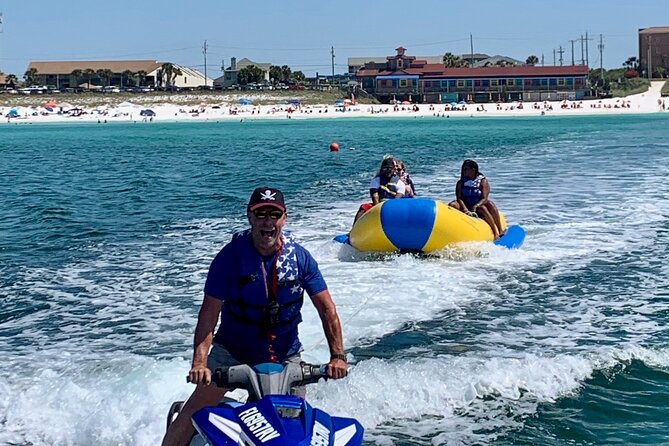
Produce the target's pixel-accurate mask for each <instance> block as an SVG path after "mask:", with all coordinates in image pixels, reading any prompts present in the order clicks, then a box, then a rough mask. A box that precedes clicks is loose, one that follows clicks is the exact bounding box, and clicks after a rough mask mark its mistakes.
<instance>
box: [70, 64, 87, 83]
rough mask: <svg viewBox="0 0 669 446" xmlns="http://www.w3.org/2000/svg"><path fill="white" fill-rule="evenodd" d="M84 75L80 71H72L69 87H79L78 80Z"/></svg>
mask: <svg viewBox="0 0 669 446" xmlns="http://www.w3.org/2000/svg"><path fill="white" fill-rule="evenodd" d="M83 74H84V72H83V71H81V70H80V69H78V68H77V69H76V70H72V72H71V73H70V87H76V86H77V85H79V79H80V78H81V76H82V75H83Z"/></svg>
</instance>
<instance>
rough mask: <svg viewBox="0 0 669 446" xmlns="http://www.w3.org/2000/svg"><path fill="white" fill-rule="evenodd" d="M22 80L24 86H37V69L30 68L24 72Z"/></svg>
mask: <svg viewBox="0 0 669 446" xmlns="http://www.w3.org/2000/svg"><path fill="white" fill-rule="evenodd" d="M23 79H25V81H26V84H28V86H29V87H32V86H33V85H35V84H37V81H38V80H39V77H38V75H37V69H36V68H31V69H29V70H28V71H26V72H25V73H24V74H23Z"/></svg>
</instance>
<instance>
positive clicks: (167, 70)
mask: <svg viewBox="0 0 669 446" xmlns="http://www.w3.org/2000/svg"><path fill="white" fill-rule="evenodd" d="M173 71H174V64H172V63H169V62H165V63H164V64H162V65H161V66H160V71H159V76H158V77H159V78H160V84H161V85H162V83H163V79H164V80H165V86H166V87H169V86H170V80H171V79H172V73H173Z"/></svg>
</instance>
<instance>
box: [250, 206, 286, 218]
mask: <svg viewBox="0 0 669 446" xmlns="http://www.w3.org/2000/svg"><path fill="white" fill-rule="evenodd" d="M253 215H255V217H256V218H259V219H260V220H264V219H266V218H267V217H269V218H271V219H272V220H278V219H280V218H281V217H283V211H282V210H280V209H265V210H261V209H256V210H255V211H253Z"/></svg>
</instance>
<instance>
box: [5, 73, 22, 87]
mask: <svg viewBox="0 0 669 446" xmlns="http://www.w3.org/2000/svg"><path fill="white" fill-rule="evenodd" d="M5 82H7V85H9V87H10V88H11V89H12V90H13V89H15V88H16V84H18V83H19V79H18V78H17V77H16V75H15V74H8V75H7V77H5Z"/></svg>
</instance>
